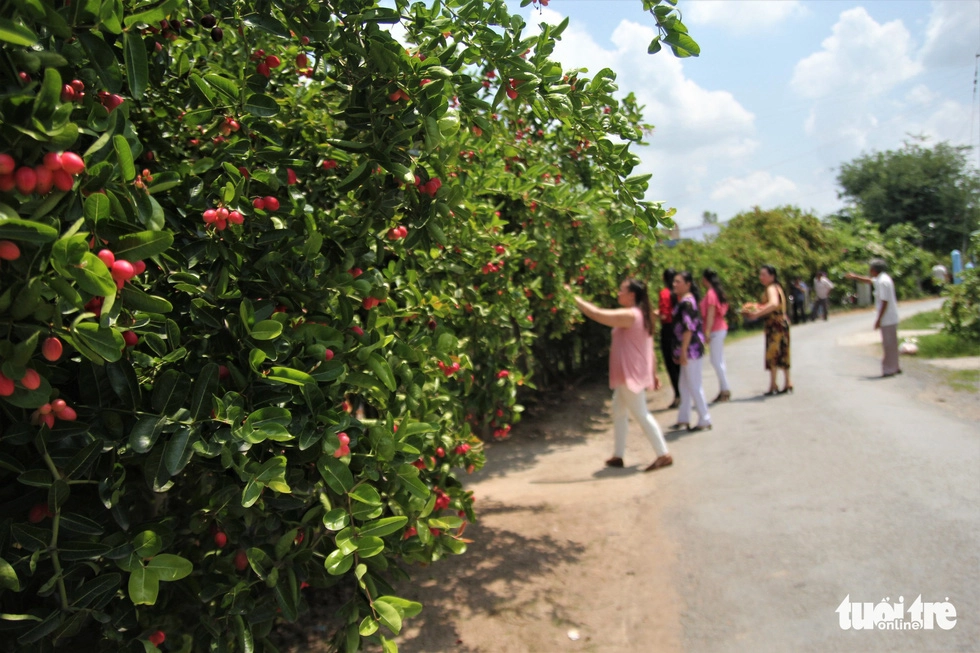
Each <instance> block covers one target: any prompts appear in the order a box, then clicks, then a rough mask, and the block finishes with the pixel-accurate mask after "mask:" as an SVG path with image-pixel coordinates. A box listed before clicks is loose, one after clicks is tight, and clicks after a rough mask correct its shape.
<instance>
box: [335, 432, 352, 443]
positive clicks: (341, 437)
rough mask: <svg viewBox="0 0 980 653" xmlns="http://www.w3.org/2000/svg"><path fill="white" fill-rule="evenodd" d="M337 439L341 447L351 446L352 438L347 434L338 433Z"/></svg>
mask: <svg viewBox="0 0 980 653" xmlns="http://www.w3.org/2000/svg"><path fill="white" fill-rule="evenodd" d="M337 439H338V440H339V441H340V444H341V446H346V445H348V444H350V436H348V435H347V434H346V433H338V434H337Z"/></svg>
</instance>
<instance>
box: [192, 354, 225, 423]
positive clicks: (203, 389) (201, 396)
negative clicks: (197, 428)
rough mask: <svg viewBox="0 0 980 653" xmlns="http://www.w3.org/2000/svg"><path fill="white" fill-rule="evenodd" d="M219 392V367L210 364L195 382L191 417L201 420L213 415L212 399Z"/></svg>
mask: <svg viewBox="0 0 980 653" xmlns="http://www.w3.org/2000/svg"><path fill="white" fill-rule="evenodd" d="M217 390H218V366H217V365H216V364H214V363H208V364H207V365H205V366H204V368H203V369H202V370H201V372H200V374H198V376H197V379H195V380H194V387H193V389H192V390H191V406H190V410H191V417H192V418H194V419H201V418H202V417H206V416H207V415H209V414H210V413H211V397H213V396H214V393H215V392H217Z"/></svg>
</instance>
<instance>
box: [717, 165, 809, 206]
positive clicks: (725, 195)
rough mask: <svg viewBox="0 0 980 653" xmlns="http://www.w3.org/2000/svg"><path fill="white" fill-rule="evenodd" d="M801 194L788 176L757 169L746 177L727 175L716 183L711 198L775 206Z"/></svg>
mask: <svg viewBox="0 0 980 653" xmlns="http://www.w3.org/2000/svg"><path fill="white" fill-rule="evenodd" d="M798 194H799V191H798V188H797V186H796V184H795V183H794V182H793V181H791V180H789V179H787V178H786V177H780V176H773V175H771V174H769V173H768V172H765V171H762V170H757V171H756V172H752V173H750V174H748V175H745V176H744V177H727V178H726V179H722V180H721V181H720V182H718V183H717V184H716V185H715V188H714V190H713V191H711V195H710V197H711V199H713V200H715V201H722V200H724V201H732V200H734V201H736V203H738V204H739V205H740V206H755V205H759V206H774V205H777V204H781V203H792V202H793V201H795V198H796V196H797V195H798Z"/></svg>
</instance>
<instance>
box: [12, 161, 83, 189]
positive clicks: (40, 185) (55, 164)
mask: <svg viewBox="0 0 980 653" xmlns="http://www.w3.org/2000/svg"><path fill="white" fill-rule="evenodd" d="M84 170H85V162H84V161H82V157H80V156H78V155H77V154H75V153H74V152H48V153H47V154H45V155H44V160H43V163H42V164H41V165H38V166H34V167H30V166H20V167H17V162H16V161H14V157H12V156H10V155H9V154H0V191H3V192H10V191H12V190H13V189H14V188H16V189H17V191H18V192H19V193H20V194H21V195H30V194H32V193H37V194H38V195H47V194H48V193H50V192H51V190H52V189H53V188H57V189H58V190H60V191H62V192H66V193H67V192H68V191H70V190H71V189H72V186H74V185H75V179H74V178H75V176H76V175H80V174H81V173H82V172H83V171H84Z"/></svg>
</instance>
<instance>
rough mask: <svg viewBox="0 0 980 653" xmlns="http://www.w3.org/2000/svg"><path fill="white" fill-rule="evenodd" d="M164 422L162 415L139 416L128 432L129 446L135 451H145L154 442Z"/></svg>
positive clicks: (151, 446)
mask: <svg viewBox="0 0 980 653" xmlns="http://www.w3.org/2000/svg"><path fill="white" fill-rule="evenodd" d="M164 424H165V421H164V419H163V418H162V417H157V416H155V415H147V416H145V417H141V418H140V419H139V421H138V422H136V425H135V426H134V427H133V430H132V431H130V432H129V446H130V447H132V449H133V451H135V452H136V453H146V452H147V451H149V450H150V449H152V448H153V445H154V444H156V441H157V438H159V437H160V433H161V432H162V431H163V426H164Z"/></svg>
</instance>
